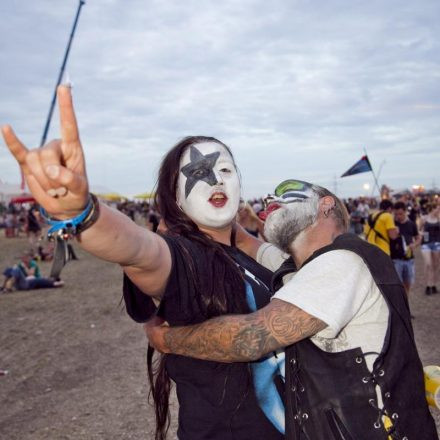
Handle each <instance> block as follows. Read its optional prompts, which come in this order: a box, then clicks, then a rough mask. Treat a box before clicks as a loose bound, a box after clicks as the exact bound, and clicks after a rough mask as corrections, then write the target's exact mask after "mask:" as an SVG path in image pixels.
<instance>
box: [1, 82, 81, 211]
mask: <svg viewBox="0 0 440 440" xmlns="http://www.w3.org/2000/svg"><path fill="white" fill-rule="evenodd" d="M57 96H58V107H59V110H60V120H61V140H60V139H56V140H52V141H50V142H49V143H47V144H46V145H45V146H43V147H41V148H36V149H32V150H28V149H27V148H26V147H25V146H24V145H23V143H22V142H21V141H20V140H19V139H18V137H17V136H16V135H15V133H14V131H13V130H12V128H11V127H10V126H9V125H6V126H4V127H2V133H3V137H4V139H5V142H6V144H7V146H8V148H9V150H10V151H11V153H12V154H13V155H14V157H15V159H16V160H17V162H18V163H19V165H20V167H21V169H22V171H23V174H24V176H25V179H26V182H27V184H28V186H29V189H30V191H31V192H32V194H33V196H34V197H35V199H36V200H37V202H38V203H39V204H40V205H41V206H42V207H43V208H44V209H45V210H46V211H47V212H48V213H49V214H50V215H51V216H53V217H57V218H60V219H63V218H71V217H74V216H75V215H77V214H78V213H80V212H81V211H82V210H83V209H84V208H85V206H86V205H87V201H88V191H89V188H88V182H87V175H86V166H85V161H84V153H83V150H82V146H81V141H80V139H79V132H78V126H77V123H76V118H75V112H74V109H73V102H72V95H71V92H70V87H67V86H59V87H58V90H57Z"/></svg>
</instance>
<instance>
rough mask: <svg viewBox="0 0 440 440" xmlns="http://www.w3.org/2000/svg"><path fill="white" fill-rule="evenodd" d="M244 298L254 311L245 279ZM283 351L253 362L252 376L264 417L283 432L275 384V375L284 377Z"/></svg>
mask: <svg viewBox="0 0 440 440" xmlns="http://www.w3.org/2000/svg"><path fill="white" fill-rule="evenodd" d="M246 299H247V303H248V305H249V308H250V309H251V310H252V311H253V312H255V311H256V310H257V304H256V302H255V297H254V292H253V290H252V287H251V285H250V284H249V283H248V282H247V281H246ZM284 359H285V355H284V351H282V352H280V353H277V354H275V353H274V354H272V355H268V356H267V357H265V358H263V359H261V360H259V361H257V362H253V363H252V364H251V366H252V377H253V380H254V389H255V394H256V396H257V399H258V403H259V405H260V408H261V409H262V410H263V412H264V414H266V417H267V418H268V419H269V420H270V421H271V422H272V423H273V425H274V426H275V427H276V428H277V429H278V431H280V432H281V433H283V434H284V433H285V414H284V404H283V401H282V400H281V397H280V394H279V392H278V390H277V387H276V385H275V378H276V376H279V375H281V376H282V377H283V379H284Z"/></svg>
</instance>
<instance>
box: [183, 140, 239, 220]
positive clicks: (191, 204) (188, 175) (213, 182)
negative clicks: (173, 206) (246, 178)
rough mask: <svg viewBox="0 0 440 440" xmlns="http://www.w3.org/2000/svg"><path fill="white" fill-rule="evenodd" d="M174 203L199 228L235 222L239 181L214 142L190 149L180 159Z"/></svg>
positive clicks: (224, 152) (228, 157)
mask: <svg viewBox="0 0 440 440" xmlns="http://www.w3.org/2000/svg"><path fill="white" fill-rule="evenodd" d="M177 201H178V203H179V205H180V207H181V208H182V210H183V211H184V212H185V213H186V214H187V215H188V216H189V217H190V218H191V219H192V220H193V221H194V222H195V223H197V224H198V225H199V226H207V227H210V228H223V227H224V226H226V225H228V224H230V223H231V222H232V220H233V219H234V218H235V215H236V213H237V210H238V205H239V202H240V180H239V177H238V173H237V169H236V167H235V164H234V161H233V159H232V157H231V155H230V154H229V152H228V151H227V150H226V149H225V148H224V147H223V146H222V145H221V144H218V143H216V142H204V143H200V144H195V145H192V146H190V147H189V148H188V150H187V151H185V153H184V154H183V156H182V159H181V162H180V173H179V180H178V185H177Z"/></svg>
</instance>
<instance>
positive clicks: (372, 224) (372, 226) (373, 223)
mask: <svg viewBox="0 0 440 440" xmlns="http://www.w3.org/2000/svg"><path fill="white" fill-rule="evenodd" d="M382 214H385V211H380V212H379V213H378V214H377V215H376V217H375V218H374V219H373V214H370V215H369V216H368V220H367V221H368V226H369V227H370V230H369V231H368V234H367V237H366V238H367V240H368V237H369V236H370V234H371V232H372V231H374V232H375V234H376V235H377V236H378V237H379V238H381V239H382V240H384V241H386V242H387V243H388V241H389V240H387V239H386V238H385V237H384V236H383V235H382V234H381V233H380V232H379V231H378V230H377V229H375V227H376V223H377V221H378V220H379V217H380V216H381V215H382Z"/></svg>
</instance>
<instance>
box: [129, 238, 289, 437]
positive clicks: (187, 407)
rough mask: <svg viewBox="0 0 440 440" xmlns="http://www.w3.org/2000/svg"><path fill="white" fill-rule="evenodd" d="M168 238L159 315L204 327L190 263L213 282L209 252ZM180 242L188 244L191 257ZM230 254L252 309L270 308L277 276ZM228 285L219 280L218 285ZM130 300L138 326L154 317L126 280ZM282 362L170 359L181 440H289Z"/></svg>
mask: <svg viewBox="0 0 440 440" xmlns="http://www.w3.org/2000/svg"><path fill="white" fill-rule="evenodd" d="M164 238H165V240H166V241H167V243H168V245H169V248H170V251H171V255H172V270H171V274H170V278H169V280H168V284H167V287H166V290H165V293H164V296H163V299H162V301H161V304H160V307H159V310H158V312H157V313H158V314H159V315H161V316H162V317H163V318H164V319H166V320H167V321H168V322H169V324H170V325H171V326H173V325H188V324H193V323H197V322H202V321H204V320H206V317H205V316H203V313H201V311H200V308H199V306H198V302H197V298H195V288H194V285H193V284H192V282H191V280H190V278H189V277H188V271H189V266H188V259H189V258H191V259H192V260H193V261H195V262H196V267H195V270H196V276H197V277H199V279H200V280H201V281H203V277H209V276H210V269H209V267H207V266H208V265H207V263H206V262H207V261H208V258H206V257H205V255H206V252H207V251H206V249H205V248H204V246H202V245H200V244H198V243H194V242H193V241H189V240H187V239H185V238H180V237H179V238H175V237H172V238H171V237H164ZM178 242H179V243H180V244H181V245H182V244H183V246H184V248H185V251H182V247H181V246H178V245H177V243H178ZM224 249H225V251H226V252H227V253H228V254H229V255H230V256H231V258H233V259H234V261H235V262H236V263H237V265H238V266H239V267H240V268H241V270H242V271H243V273H244V277H245V280H246V281H245V283H246V295H247V299H248V304H249V306H250V309H251V310H254V309H255V308H260V307H262V306H264V305H265V304H267V303H268V301H269V298H270V293H269V289H268V287H267V286H269V284H270V279H271V276H272V273H271V272H270V271H269V270H267V269H265V268H264V267H262V266H260V265H259V264H258V263H257V262H255V261H254V260H253V259H252V258H250V257H248V256H247V255H245V254H244V253H242V252H241V251H239V250H238V249H236V248H232V247H229V246H224ZM224 282H225V281H224V280H218V283H224ZM124 299H125V302H126V306H127V311H128V313H129V314H130V316H131V317H132V318H133V319H134V320H136V321H138V322H142V321H145V320H146V319H148V317H149V316H151V314H152V313H154V309H155V308H154V306H153V305H152V301H151V300H150V298H149V297H148V296H147V295H145V294H142V293H141V292H140V291H139V290H138V289H137V287H136V286H135V285H134V284H133V283H131V281H130V280H129V279H128V278H127V277H124ZM277 361H284V354H282V355H279V357H278V358H277V357H274V356H272V357H270V358H268V359H263V360H261V361H259V362H253V363H244V362H237V363H232V364H228V363H220V362H211V361H202V360H198V359H192V358H188V357H185V356H178V355H167V360H166V368H167V371H168V374H169V376H170V377H171V379H172V380H173V381H174V382H175V383H176V391H177V397H178V400H179V428H178V438H179V439H180V440H208V439H209V440H255V439H264V440H281V439H283V438H284V436H283V435H282V434H281V433H280V431H279V430H278V429H276V428H275V426H278V427H280V426H281V425H282V426H284V409H283V408H282V406H281V408H280V402H281V399H280V397H279V394H278V393H277V391H276V386H275V383H274V378H275V380H276V379H277V378H278V377H279V376H278V371H279V367H278V366H277V365H275V364H276V362H277ZM257 395H258V396H259V399H258V398H257ZM259 401H260V404H259ZM262 408H263V409H262ZM266 414H267V416H266ZM271 414H272V415H271ZM269 417H270V418H271V420H272V422H271V421H270V420H269ZM276 417H278V419H276ZM281 419H282V420H281ZM274 425H275V426H274ZM280 429H283V428H282V427H281V428H280Z"/></svg>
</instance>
